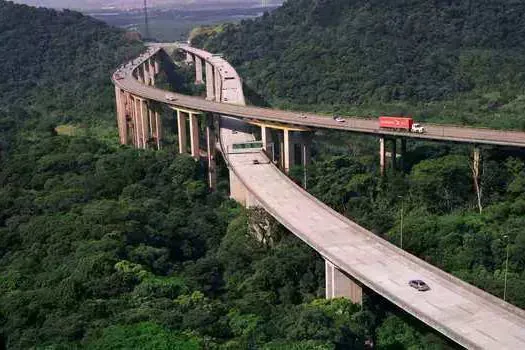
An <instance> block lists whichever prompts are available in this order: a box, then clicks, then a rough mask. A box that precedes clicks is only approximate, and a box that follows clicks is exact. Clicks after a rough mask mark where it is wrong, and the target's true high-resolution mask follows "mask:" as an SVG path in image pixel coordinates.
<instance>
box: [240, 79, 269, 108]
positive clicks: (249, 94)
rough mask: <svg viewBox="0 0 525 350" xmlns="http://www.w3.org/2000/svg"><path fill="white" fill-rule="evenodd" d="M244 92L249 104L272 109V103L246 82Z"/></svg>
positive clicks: (243, 85)
mask: <svg viewBox="0 0 525 350" xmlns="http://www.w3.org/2000/svg"><path fill="white" fill-rule="evenodd" d="M242 90H243V92H244V97H245V98H246V99H247V100H248V102H249V104H251V105H253V106H257V107H271V105H270V103H268V101H267V100H266V99H265V98H264V97H263V96H262V95H261V94H259V93H258V92H257V91H255V90H254V89H253V88H251V87H250V86H249V85H247V84H245V83H244V82H243V83H242Z"/></svg>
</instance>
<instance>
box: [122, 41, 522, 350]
mask: <svg viewBox="0 0 525 350" xmlns="http://www.w3.org/2000/svg"><path fill="white" fill-rule="evenodd" d="M174 50H179V51H181V52H183V53H185V54H186V61H187V63H189V64H191V65H192V66H193V67H195V81H196V83H198V84H200V83H205V84H206V93H207V98H206V99H201V98H197V97H191V96H185V95H182V94H177V93H173V92H168V91H164V90H162V89H158V88H156V87H155V80H156V77H157V76H158V74H159V72H160V70H161V68H162V67H163V66H164V65H167V64H169V62H167V61H168V60H169V59H170V55H171V53H172V51H174ZM113 82H114V84H115V92H116V102H117V120H118V126H119V135H120V141H121V143H123V144H132V145H134V146H135V147H138V148H148V147H149V148H153V147H155V148H160V147H162V127H161V126H162V124H163V123H162V121H161V113H160V112H161V110H162V109H165V108H169V109H171V110H173V111H175V112H176V113H177V129H178V142H179V152H181V153H186V152H191V154H192V156H193V157H195V158H196V159H198V158H199V157H201V155H202V152H201V151H200V149H201V145H200V143H199V140H200V139H201V137H200V135H199V132H200V130H201V128H200V127H199V123H202V122H205V128H204V129H205V133H206V135H205V139H206V147H205V148H206V157H207V162H208V168H209V182H210V186H211V187H213V186H214V182H215V171H214V169H215V164H214V163H215V151H216V148H218V149H219V150H220V152H221V153H222V155H223V157H224V159H225V161H226V164H227V165H228V168H229V170H230V193H231V197H232V198H234V199H236V200H237V201H239V202H241V203H242V204H244V205H246V206H260V207H262V208H264V209H265V210H266V211H268V213H270V214H271V215H272V216H274V217H275V218H276V219H277V220H278V221H279V222H280V223H281V224H283V225H284V226H285V227H286V228H288V229H289V230H290V231H291V232H292V233H293V234H295V235H296V236H298V237H299V238H301V239H302V240H303V241H304V242H306V243H307V244H308V245H310V246H311V247H312V248H313V249H315V250H316V251H317V252H319V253H320V254H321V256H323V258H324V259H325V262H326V297H327V298H334V297H348V298H350V299H351V300H352V301H354V302H357V303H360V302H361V298H362V288H363V287H366V288H369V289H371V290H373V291H375V292H376V293H378V294H380V295H382V296H383V297H385V298H386V299H388V300H390V301H391V302H392V303H394V304H396V305H398V306H399V307H400V308H402V309H404V310H405V311H406V312H408V313H410V314H412V315H413V316H414V317H416V318H418V319H420V320H421V321H423V322H425V323H426V324H428V325H429V326H430V327H432V328H434V329H436V330H438V331H439V332H441V333H442V334H444V335H445V336H447V337H448V338H450V339H452V340H454V341H455V342H457V343H458V344H460V345H462V346H464V347H466V348H472V349H525V311H523V310H521V309H519V308H517V307H514V306H512V305H510V304H509V303H506V302H504V301H503V300H501V299H499V298H496V297H494V296H492V295H490V294H488V293H485V292H484V291H482V290H480V289H478V288H475V287H473V286H471V285H469V284H467V283H465V282H463V281H461V280H459V279H457V278H455V277H454V276H452V275H450V274H448V273H445V272H443V271H441V270H439V269H437V268H436V267H434V266H432V265H430V264H428V263H426V262H424V261H422V260H421V259H419V258H417V257H415V256H413V255H411V254H408V253H407V252H405V251H403V250H401V249H399V248H397V247H396V246H394V245H392V244H390V243H389V242H387V241H385V240H383V239H381V238H379V237H377V236H376V235H374V234H373V233H371V232H369V231H368V230H366V229H365V228H363V227H361V226H359V225H357V224H356V223H354V222H352V221H350V220H349V219H347V218H346V217H344V216H342V215H340V214H338V213H337V212H335V211H334V210H332V209H331V208H329V207H328V206H326V205H324V204H323V203H321V202H320V201H318V200H317V199H316V198H314V197H313V196H311V195H310V194H309V193H307V192H306V191H304V190H302V189H301V188H300V187H299V186H297V185H296V184H294V183H293V182H292V181H291V180H290V179H289V178H288V177H287V176H286V175H285V174H283V173H282V172H281V171H280V170H279V169H278V168H277V167H276V166H275V165H274V163H273V162H272V161H271V160H270V159H269V157H268V155H267V154H268V153H270V152H269V148H270V137H269V136H268V135H269V134H270V133H271V131H272V132H273V130H274V129H279V130H281V131H282V141H281V139H280V142H282V143H283V147H282V148H281V149H282V153H284V154H283V155H282V157H281V158H282V161H283V168H284V169H285V170H286V169H288V168H289V167H290V166H291V165H292V164H294V161H296V160H298V159H297V157H295V155H296V154H297V153H298V152H296V151H299V150H300V152H301V157H300V158H301V163H303V164H307V162H308V161H309V142H310V139H311V131H312V130H315V129H318V128H325V129H338V130H346V131H352V132H359V133H365V134H376V135H378V137H380V138H386V137H398V136H399V135H398V134H397V133H393V132H389V131H385V130H380V129H378V127H377V122H376V121H372V120H367V119H358V118H352V119H348V120H347V121H346V122H345V123H338V122H336V121H334V120H332V119H331V118H327V117H325V116H320V115H312V114H309V115H308V116H307V117H306V118H304V117H303V116H301V115H300V114H299V113H297V112H291V111H280V110H272V109H264V108H257V107H248V106H245V100H244V95H243V92H242V82H241V79H240V77H239V76H238V74H237V73H236V72H235V70H234V69H233V67H231V66H230V65H229V64H228V62H226V61H225V60H224V59H222V58H221V57H220V56H216V55H212V54H210V53H208V52H206V51H203V50H199V49H196V48H192V47H189V46H188V45H184V44H151V45H150V46H149V49H148V51H147V52H145V53H144V54H143V55H141V56H140V57H139V58H137V59H135V60H133V61H132V62H130V63H127V64H126V65H124V66H122V67H121V68H119V69H118V70H117V71H116V72H115V74H114V75H113ZM188 120H189V128H188V124H187V123H188ZM249 123H250V124H251V125H250V124H249ZM253 125H258V126H259V127H260V128H261V138H262V140H256V139H255V137H254V136H253V134H252V133H251V130H252V128H253ZM188 130H189V138H190V147H189V148H188V144H187V138H188V137H187V136H188V135H187V134H188ZM304 134H306V135H309V136H304ZM403 137H405V138H407V137H413V138H422V139H429V140H442V141H453V142H466V143H471V144H475V145H481V144H490V145H505V146H515V147H524V146H525V133H520V132H506V131H497V130H488V129H475V128H461V127H454V126H432V127H429V128H428V133H426V134H422V135H419V134H417V135H413V134H406V135H403ZM217 139H218V142H216V140H217ZM257 141H258V142H257ZM257 143H259V144H260V145H261V146H262V147H255V148H248V149H236V147H235V146H236V145H239V144H242V145H257ZM383 144H384V142H383ZM294 145H300V146H301V147H300V149H297V147H295V146H294ZM254 160H257V162H254ZM417 278H420V279H423V280H425V281H426V282H427V283H428V284H429V285H430V286H431V290H430V291H427V292H425V293H421V292H418V291H416V290H415V289H413V288H410V287H409V286H408V284H407V282H408V280H410V279H417Z"/></svg>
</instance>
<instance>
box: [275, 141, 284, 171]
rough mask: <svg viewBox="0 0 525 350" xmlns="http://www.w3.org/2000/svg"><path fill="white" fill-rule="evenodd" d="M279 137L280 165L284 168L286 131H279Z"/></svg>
mask: <svg viewBox="0 0 525 350" xmlns="http://www.w3.org/2000/svg"><path fill="white" fill-rule="evenodd" d="M277 138H278V140H279V166H280V167H281V169H284V132H282V133H281V132H278V133H277Z"/></svg>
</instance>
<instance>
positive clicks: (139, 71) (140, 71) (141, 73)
mask: <svg viewBox="0 0 525 350" xmlns="http://www.w3.org/2000/svg"><path fill="white" fill-rule="evenodd" d="M137 80H138V81H139V82H141V83H144V70H143V67H142V66H138V67H137Z"/></svg>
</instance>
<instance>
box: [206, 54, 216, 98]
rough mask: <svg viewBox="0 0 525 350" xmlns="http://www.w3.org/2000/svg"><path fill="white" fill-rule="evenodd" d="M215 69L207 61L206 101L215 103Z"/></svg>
mask: <svg viewBox="0 0 525 350" xmlns="http://www.w3.org/2000/svg"><path fill="white" fill-rule="evenodd" d="M213 71H214V69H213V66H212V65H211V63H210V62H208V61H206V99H207V100H209V101H215V78H214V75H215V74H214V72H213Z"/></svg>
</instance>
